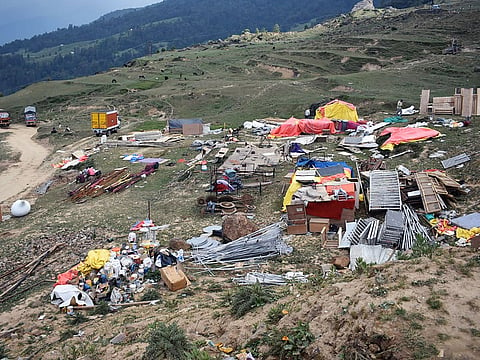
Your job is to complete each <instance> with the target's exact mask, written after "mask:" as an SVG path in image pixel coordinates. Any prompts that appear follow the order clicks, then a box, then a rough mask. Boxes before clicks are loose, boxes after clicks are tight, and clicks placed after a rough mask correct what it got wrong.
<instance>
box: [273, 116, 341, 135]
mask: <svg viewBox="0 0 480 360" xmlns="http://www.w3.org/2000/svg"><path fill="white" fill-rule="evenodd" d="M323 130H329V132H330V134H335V132H336V130H335V124H334V123H333V121H330V120H328V119H319V120H313V119H296V118H294V117H291V118H290V119H288V120H287V121H285V122H284V123H283V124H282V125H280V126H279V127H278V128H275V129H272V131H270V136H271V137H289V136H298V135H300V134H322V133H323Z"/></svg>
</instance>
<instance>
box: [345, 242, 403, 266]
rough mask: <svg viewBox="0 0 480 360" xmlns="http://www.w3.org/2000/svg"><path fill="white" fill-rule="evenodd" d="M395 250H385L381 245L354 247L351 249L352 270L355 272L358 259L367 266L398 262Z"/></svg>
mask: <svg viewBox="0 0 480 360" xmlns="http://www.w3.org/2000/svg"><path fill="white" fill-rule="evenodd" d="M394 252H395V250H394V249H388V248H384V247H383V246H381V245H363V244H359V245H352V246H351V247H350V266H349V268H350V270H355V267H356V266H357V259H359V258H362V259H363V260H364V261H365V262H366V263H367V264H383V263H386V262H387V261H391V260H396V255H395V254H394Z"/></svg>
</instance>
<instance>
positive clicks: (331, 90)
mask: <svg viewBox="0 0 480 360" xmlns="http://www.w3.org/2000/svg"><path fill="white" fill-rule="evenodd" d="M442 9H443V10H442V11H437V12H430V11H425V10H424V9H405V10H388V11H375V12H365V13H360V14H356V15H355V16H342V17H340V18H336V19H334V20H331V21H329V22H327V23H324V24H322V25H320V26H317V27H315V28H313V29H308V30H306V31H302V32H295V33H281V34H277V33H267V32H265V33H263V32H261V33H254V34H249V33H245V34H242V35H233V36H231V37H229V38H227V39H224V40H222V41H217V42H211V43H209V44H208V45H201V46H194V47H189V48H186V49H181V50H175V51H165V52H161V53H158V54H155V55H152V56H150V57H144V58H139V59H137V60H135V61H132V62H131V63H130V64H129V66H128V67H120V68H113V69H111V70H109V71H106V72H103V73H100V74H97V75H94V76H89V77H84V78H77V79H72V80H69V81H47V82H42V83H37V84H34V85H31V86H29V87H27V88H25V89H23V90H21V91H19V92H17V93H15V94H12V95H9V96H6V97H1V98H0V108H5V109H8V110H9V111H10V112H11V113H12V114H19V113H20V111H21V110H22V109H23V107H24V106H26V105H35V106H36V107H37V109H38V111H39V118H40V119H41V121H40V125H39V127H38V135H37V137H38V139H39V140H40V141H45V142H48V143H49V144H51V145H53V146H54V148H55V150H56V151H57V152H54V153H52V155H51V157H50V158H49V159H48V161H47V164H44V166H48V165H49V164H50V163H56V162H58V161H59V160H60V159H61V158H62V157H63V156H65V154H68V153H69V152H72V151H75V150H78V149H92V148H94V147H96V146H98V138H95V137H94V136H92V134H91V130H90V127H89V126H90V124H89V113H90V112H91V111H92V110H93V109H98V108H106V107H111V106H114V107H115V108H117V109H118V110H119V112H120V114H121V116H122V118H123V123H124V126H123V128H122V130H121V131H120V133H119V135H124V134H127V133H129V132H130V131H133V130H141V129H155V128H157V129H162V128H163V127H164V126H165V121H166V119H168V118H172V117H176V118H189V117H201V118H203V119H204V122H206V123H211V127H212V128H222V127H224V126H226V127H238V126H239V125H241V124H242V123H243V122H244V121H246V120H254V119H263V118H266V117H281V118H288V117H290V116H295V117H299V118H300V117H302V116H303V111H304V109H306V108H307V107H308V106H309V105H310V104H311V103H315V102H320V101H324V100H328V99H331V98H339V99H342V100H345V101H349V102H352V103H354V104H355V105H357V110H358V112H359V115H360V117H362V118H364V119H369V120H382V119H383V118H384V117H386V116H387V115H390V114H392V112H394V110H395V104H396V101H397V100H398V99H399V98H403V99H404V104H406V105H415V107H416V108H418V106H419V99H420V93H421V90H422V89H425V88H428V89H431V91H432V95H433V96H449V95H452V94H453V92H454V89H455V87H478V86H479V84H480V72H476V71H475V69H476V68H478V66H479V65H480V64H479V63H478V60H477V59H478V58H479V52H480V49H479V48H478V38H479V35H480V30H479V29H480V26H479V25H480V17H479V15H480V6H479V5H478V4H477V2H475V1H464V2H461V3H459V2H452V3H449V4H442ZM452 38H456V39H458V41H459V42H460V44H461V46H462V51H461V52H460V53H459V54H457V55H442V50H443V49H444V48H446V47H448V46H449V45H450V43H451V40H452ZM419 120H420V119H419ZM476 120H477V119H474V122H473V124H472V126H471V127H469V128H465V129H456V130H455V129H453V130H443V129H442V132H444V133H445V134H446V136H445V137H444V138H441V139H436V140H434V141H432V142H425V143H419V144H413V145H408V146H407V145H406V146H405V147H403V148H400V149H399V150H398V152H400V151H403V150H405V149H414V150H415V153H413V154H409V155H406V156H403V157H398V158H395V159H390V160H388V167H389V168H394V167H395V166H396V165H398V164H404V165H406V166H408V167H409V168H410V169H412V170H419V169H427V168H435V167H437V168H439V167H440V166H441V165H440V162H439V159H431V158H429V157H428V153H429V152H432V151H435V150H446V151H448V153H449V154H452V155H456V154H458V153H461V152H463V151H465V150H466V149H468V151H469V152H471V153H472V154H478V144H477V141H476V139H478V132H479V128H478V124H477V123H476ZM16 121H18V120H16ZM412 121H413V119H412ZM59 124H62V126H67V125H68V126H69V127H70V128H71V129H72V130H73V135H71V136H70V135H69V136H64V134H62V133H57V134H50V129H51V128H52V126H56V127H58V126H59ZM4 131H8V130H3V129H0V132H4ZM209 138H210V137H209ZM213 138H216V139H220V138H221V135H218V136H217V137H215V136H213ZM0 139H1V138H0ZM203 139H206V138H205V137H204V138H203ZM193 140H194V138H192V137H191V138H185V139H184V140H182V141H180V142H178V143H175V144H174V145H172V146H168V147H164V148H141V149H138V148H106V147H101V148H100V151H99V152H97V153H95V154H94V155H92V157H91V160H90V161H91V164H93V165H94V166H95V167H97V168H99V169H101V170H102V172H104V173H106V172H109V171H111V170H113V169H115V168H118V167H123V166H126V167H128V168H129V169H130V170H131V171H140V169H141V168H143V165H141V164H130V163H128V162H125V161H123V160H121V159H120V156H121V155H123V154H126V153H133V152H141V153H143V154H144V155H145V156H146V157H162V158H168V159H170V160H171V161H172V162H174V163H175V165H174V166H165V165H162V166H161V167H160V169H159V171H157V172H156V173H155V174H154V175H151V176H149V177H147V178H146V179H145V180H144V181H141V182H139V183H137V184H136V185H135V186H134V187H131V188H129V189H127V190H125V191H123V192H121V193H118V194H106V195H102V196H100V197H98V198H93V199H88V200H87V201H86V202H82V203H78V204H74V203H72V202H71V201H69V200H68V196H67V193H68V191H69V190H70V189H72V188H73V186H74V185H73V184H71V183H69V182H70V181H71V180H72V179H73V177H74V176H75V173H72V174H70V175H67V174H66V173H63V172H61V171H57V172H56V173H55V176H54V180H55V182H54V184H53V185H52V187H51V188H50V189H49V191H48V192H47V193H46V194H45V195H42V196H36V195H34V194H30V195H29V199H30V200H32V203H33V206H32V208H33V211H32V212H31V213H30V214H29V215H28V216H26V217H23V218H16V219H12V220H9V221H6V222H3V223H1V224H0V235H1V236H0V237H1V239H2V250H1V257H0V266H1V271H2V272H3V273H5V272H6V271H7V270H8V269H12V268H14V267H16V266H18V265H20V264H23V263H25V259H26V258H28V259H30V258H31V257H32V256H38V255H40V254H41V253H42V252H44V251H46V250H47V249H48V248H50V247H51V246H52V245H53V244H54V243H56V242H62V243H64V245H63V246H62V248H61V250H59V251H58V252H57V253H56V254H55V256H54V258H55V259H56V261H54V262H52V263H50V264H49V265H48V266H46V267H44V268H41V269H39V271H38V272H37V273H35V275H34V278H33V279H34V280H33V281H31V282H30V284H32V286H34V287H33V289H32V290H28V289H25V292H24V293H20V294H18V295H16V296H15V297H13V298H11V299H9V301H7V302H5V303H4V304H3V310H4V311H3V312H2V313H1V314H0V325H1V329H2V331H7V332H8V331H9V330H12V329H14V331H13V332H14V333H15V334H16V335H15V336H13V335H12V336H10V335H8V336H6V337H5V338H4V339H3V340H2V344H3V345H4V349H8V350H9V351H10V355H12V357H18V356H21V357H25V356H33V357H32V358H42V359H76V358H79V357H80V356H85V358H88V359H90V358H97V359H103V358H105V359H107V358H112V357H113V355H114V354H115V355H116V356H121V357H122V358H125V359H137V358H139V354H141V353H143V351H144V350H145V348H146V347H147V344H148V343H149V340H148V337H147V335H146V331H145V329H146V328H147V326H148V324H151V323H152V322H153V321H154V320H160V321H164V322H167V323H173V322H177V323H179V324H180V326H181V328H182V329H184V330H185V331H186V333H187V336H188V338H189V339H190V340H191V341H196V343H195V345H198V346H200V344H201V345H202V346H203V344H205V342H206V341H207V340H212V341H213V342H214V343H216V342H220V341H221V342H223V343H224V344H225V345H226V346H232V347H234V348H235V350H236V351H238V350H240V349H242V348H245V347H246V348H248V349H251V350H252V351H254V353H255V356H256V357H257V358H258V359H266V358H268V356H269V355H270V359H277V358H282V357H281V356H282V355H281V354H280V353H281V351H280V350H279V349H282V348H283V346H284V345H285V343H282V340H280V339H282V337H283V336H288V337H289V339H294V340H295V341H296V342H295V348H294V350H298V351H299V352H301V354H302V355H298V356H297V357H294V355H292V352H288V351H287V350H288V349H286V352H284V354H290V355H289V356H290V357H288V356H286V357H285V356H284V357H283V358H285V359H290V358H295V359H348V360H350V359H368V358H373V357H372V356H375V358H377V359H433V358H436V356H437V354H439V352H442V353H443V354H444V358H446V359H452V360H453V359H475V358H478V355H479V348H478V336H479V333H480V328H479V326H478V324H479V323H480V318H479V315H478V305H477V304H478V281H479V275H478V271H477V270H478V267H479V266H480V263H479V260H478V254H477V253H474V252H473V251H470V249H456V248H454V247H451V248H450V249H449V250H438V249H437V250H433V249H430V250H431V251H430V250H429V249H428V248H427V249H423V250H424V252H422V251H421V252H420V256H419V257H415V258H414V259H410V260H402V261H400V262H397V263H394V264H390V265H387V266H373V267H371V266H366V267H364V268H362V269H361V271H359V272H357V273H350V272H348V273H344V274H339V275H337V276H333V277H329V278H326V279H324V278H323V277H322V276H321V273H322V268H321V265H322V264H326V263H328V262H329V260H330V258H331V256H333V255H338V254H341V252H339V251H337V250H329V249H323V248H321V247H320V246H319V240H318V238H317V237H316V236H313V235H312V236H310V235H306V236H297V237H294V238H291V239H290V240H289V242H290V244H291V245H292V246H293V247H294V249H295V250H294V253H293V254H292V256H290V257H281V258H279V259H276V260H275V261H272V262H268V263H267V264H266V265H265V266H264V267H263V268H262V269H263V270H265V271H275V272H278V273H281V272H284V271H292V270H293V271H304V272H305V273H309V274H312V278H311V279H312V281H311V282H309V283H308V284H305V285H300V286H296V285H292V286H287V287H285V289H283V290H281V289H279V290H277V291H276V299H277V300H276V301H275V302H274V303H273V304H270V305H267V306H265V307H261V308H258V309H256V310H254V311H253V312H251V313H249V314H247V315H245V316H244V317H241V318H240V319H236V318H235V317H234V316H233V315H232V313H231V308H230V305H229V302H228V299H229V295H231V294H232V293H235V292H236V291H237V288H236V287H235V286H234V285H233V284H232V283H231V282H230V278H231V277H232V276H233V274H232V273H219V274H217V276H215V277H210V276H207V275H206V274H205V273H202V272H201V271H202V269H188V271H187V272H188V273H189V276H191V278H192V286H191V287H189V288H187V289H186V290H185V291H183V292H179V293H170V292H168V291H167V290H165V289H160V290H159V291H160V294H161V298H162V302H161V304H160V305H158V306H155V307H137V308H128V309H122V310H121V311H118V312H116V313H109V314H106V315H102V314H93V313H86V314H85V315H86V316H85V318H84V319H82V318H80V317H79V318H80V319H81V320H78V322H74V321H75V320H76V319H77V318H73V320H72V318H70V317H67V316H66V315H65V314H61V313H58V312H57V310H56V309H55V308H53V307H50V306H48V305H47V304H46V303H47V302H48V300H47V295H48V294H49V289H50V286H51V283H50V282H43V281H44V280H45V279H53V278H55V276H56V274H58V273H60V272H63V271H65V270H67V269H68V268H69V267H71V266H73V265H74V264H76V263H77V262H78V261H80V260H81V259H83V257H84V256H85V254H86V252H87V251H88V250H90V249H93V248H100V247H102V246H105V247H110V246H111V245H112V244H116V243H121V242H122V241H125V239H126V234H127V233H128V229H129V227H130V226H131V225H132V224H133V223H135V222H136V221H137V220H142V219H144V218H145V217H146V216H147V211H148V209H150V213H151V217H152V219H153V220H154V221H155V223H156V224H157V225H169V226H168V227H167V228H166V229H165V230H164V231H162V232H159V235H158V239H159V241H160V242H161V243H162V244H165V245H166V244H168V241H169V240H171V239H173V238H180V239H183V240H185V239H188V238H190V237H192V236H198V235H199V234H200V233H201V231H202V228H203V227H204V226H207V225H212V224H219V223H221V219H220V218H218V217H211V216H205V215H202V214H201V213H200V211H199V207H198V206H197V198H198V197H201V196H204V195H205V191H204V190H205V186H206V185H208V183H209V180H210V178H209V174H208V173H202V172H200V171H199V169H195V171H194V172H193V174H192V176H191V177H189V178H188V179H186V180H184V181H180V180H179V177H180V176H181V175H182V173H183V172H184V170H185V169H186V167H187V166H186V165H185V164H183V163H178V162H177V160H179V159H187V160H190V159H192V158H193V157H194V156H195V155H196V154H197V152H196V151H195V150H193V149H191V147H190V144H191V142H192V141H193ZM240 140H241V142H242V143H243V142H248V143H253V144H259V142H260V139H259V138H257V137H254V136H251V135H250V134H248V133H247V132H246V131H243V132H241V133H240ZM336 140H338V139H336ZM275 144H278V145H281V144H282V141H278V142H277V143H275ZM317 145H318V144H317ZM325 146H327V150H325V152H326V153H332V154H334V159H335V161H347V162H348V163H350V164H353V163H352V160H351V158H350V156H345V155H341V154H338V152H337V151H336V142H332V143H325ZM58 151H60V152H58ZM14 156H15V154H8V153H7V154H6V159H5V158H4V157H1V158H0V160H1V161H8V160H9V159H10V160H13V159H14ZM367 156H368V153H367V152H365V153H364V154H359V155H358V157H359V158H366V157H367ZM209 160H213V156H212V157H210V158H209ZM478 165H479V164H478V156H477V157H473V158H472V162H471V163H470V164H468V165H467V166H465V167H464V168H461V169H452V170H451V172H450V170H449V173H451V174H452V176H454V177H456V178H458V179H462V180H464V181H465V182H466V184H468V185H469V187H470V188H471V192H470V193H469V196H468V197H466V198H459V199H458V200H457V206H458V209H459V210H463V211H479V210H480V209H479V202H478V199H479V198H480V197H479V193H478V189H477V186H476V184H477V183H478V175H477V171H476V168H477V167H478ZM293 166H294V165H293V164H292V163H290V162H285V163H282V164H281V165H280V166H279V167H278V168H277V176H276V177H275V179H274V181H273V184H272V185H270V186H268V187H266V188H264V189H263V191H262V193H261V194H260V193H258V191H252V192H250V194H251V195H252V196H253V197H254V199H255V206H256V211H255V218H254V222H255V223H257V224H258V225H259V226H263V225H267V224H270V223H272V222H276V221H278V220H279V218H280V216H281V214H280V212H279V210H280V206H281V200H282V197H281V196H279V194H282V190H283V188H284V183H285V181H284V179H283V178H282V177H283V176H284V175H285V174H286V173H287V172H288V171H289V170H291V169H292V168H293ZM0 171H2V167H1V166H0ZM249 180H256V179H249ZM5 205H7V204H5ZM32 254H34V255H32ZM429 255H430V256H429ZM51 259H53V258H51ZM189 266H190V265H189ZM29 280H32V279H29ZM4 283H8V281H4ZM22 289H23V288H22ZM257 296H258V294H257ZM230 299H231V298H230ZM282 310H288V312H287V313H285V312H284V313H282ZM19 314H22V315H21V316H20V315H19ZM42 314H45V315H46V317H45V321H43V322H41V321H39V320H37V319H38V317H39V316H40V315H42ZM304 323H306V324H309V327H308V328H306V327H305V326H304V325H302V324H304ZM80 330H81V331H83V332H84V333H83V336H75V337H74V336H73V335H74V334H77V333H78V331H80ZM122 331H124V332H125V333H126V334H127V340H126V341H125V342H124V343H122V344H120V345H113V344H110V342H109V341H110V339H111V338H113V337H114V336H115V335H117V334H118V333H119V332H122ZM9 334H10V333H9ZM312 336H313V338H312ZM275 341H276V342H275ZM308 344H310V345H309V346H308V347H307V345H308ZM303 345H305V347H306V349H303ZM200 347H201V346H200ZM210 350H212V349H210ZM279 351H280V353H279ZM210 353H211V355H210V357H207V355H205V354H204V353H202V354H201V355H198V356H197V357H195V358H194V359H209V358H220V353H219V352H218V351H217V350H214V349H213V350H212V351H211V352H210ZM32 354H33V355H32ZM201 356H203V357H201ZM295 356H296V355H295ZM0 357H1V356H0Z"/></svg>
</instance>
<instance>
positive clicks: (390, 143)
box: [380, 127, 440, 150]
mask: <svg viewBox="0 0 480 360" xmlns="http://www.w3.org/2000/svg"><path fill="white" fill-rule="evenodd" d="M388 134H390V137H389V138H388V139H387V140H386V141H385V142H384V143H383V144H382V146H380V149H382V150H393V147H394V146H395V145H398V144H404V143H409V142H414V141H421V140H426V139H430V138H433V137H437V136H439V135H440V132H438V131H437V130H433V129H429V128H425V127H419V128H409V127H404V128H400V127H389V128H387V129H385V130H383V131H382V133H381V134H380V136H383V135H388Z"/></svg>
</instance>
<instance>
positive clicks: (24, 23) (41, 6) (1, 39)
mask: <svg viewBox="0 0 480 360" xmlns="http://www.w3.org/2000/svg"><path fill="white" fill-rule="evenodd" d="M161 1H162V0H76V1H75V0H1V3H0V10H1V14H2V15H1V17H2V21H1V22H0V45H3V44H5V43H7V42H10V41H14V40H17V39H28V38H31V37H32V36H34V35H40V34H43V33H46V32H50V31H54V30H56V29H58V28H65V27H68V25H70V24H72V25H83V24H88V23H89V22H92V21H94V20H96V19H98V18H99V17H100V16H102V15H105V14H107V13H109V12H112V11H115V10H121V9H128V8H137V7H143V6H147V5H151V4H155V3H158V2H161Z"/></svg>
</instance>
